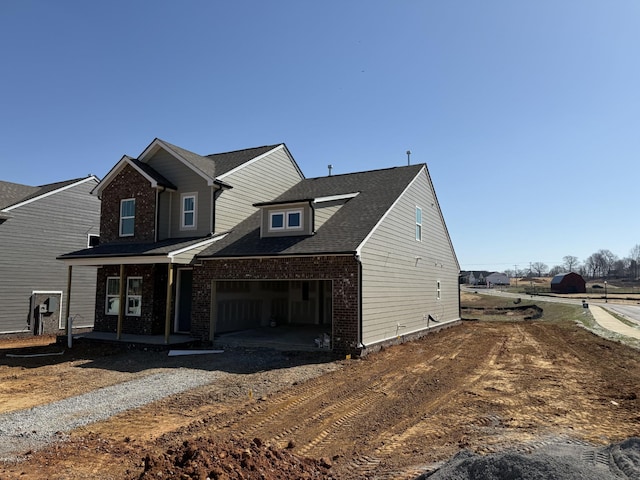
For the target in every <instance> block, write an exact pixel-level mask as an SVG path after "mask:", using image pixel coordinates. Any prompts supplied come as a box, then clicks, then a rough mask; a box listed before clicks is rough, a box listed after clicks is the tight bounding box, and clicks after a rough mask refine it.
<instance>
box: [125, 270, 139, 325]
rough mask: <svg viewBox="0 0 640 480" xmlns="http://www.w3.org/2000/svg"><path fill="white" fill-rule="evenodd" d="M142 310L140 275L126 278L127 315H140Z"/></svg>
mask: <svg viewBox="0 0 640 480" xmlns="http://www.w3.org/2000/svg"><path fill="white" fill-rule="evenodd" d="M141 310H142V277H128V278H127V313H126V314H127V315H132V316H135V317H139V316H140V312H141Z"/></svg>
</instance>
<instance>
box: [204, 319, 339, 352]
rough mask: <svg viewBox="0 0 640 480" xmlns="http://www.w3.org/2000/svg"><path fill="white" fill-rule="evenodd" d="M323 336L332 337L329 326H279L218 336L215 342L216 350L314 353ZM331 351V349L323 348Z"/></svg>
mask: <svg viewBox="0 0 640 480" xmlns="http://www.w3.org/2000/svg"><path fill="white" fill-rule="evenodd" d="M323 334H327V335H329V338H330V337H331V326H329V325H279V326H277V327H260V328H254V329H250V330H241V331H238V332H229V333H223V334H220V335H216V336H215V339H214V341H213V345H214V347H215V348H224V347H240V346H242V347H263V348H274V349H277V350H300V351H314V350H318V349H319V347H318V346H317V344H316V341H315V340H316V339H317V338H321V337H322V335H323ZM321 349H322V350H330V348H321Z"/></svg>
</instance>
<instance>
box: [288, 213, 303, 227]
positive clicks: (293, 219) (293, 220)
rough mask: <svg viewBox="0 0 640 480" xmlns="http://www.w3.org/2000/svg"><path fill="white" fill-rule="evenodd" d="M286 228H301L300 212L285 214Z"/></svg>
mask: <svg viewBox="0 0 640 480" xmlns="http://www.w3.org/2000/svg"><path fill="white" fill-rule="evenodd" d="M287 228H291V229H295V228H302V210H294V211H292V212H287Z"/></svg>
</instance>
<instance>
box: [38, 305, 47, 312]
mask: <svg viewBox="0 0 640 480" xmlns="http://www.w3.org/2000/svg"><path fill="white" fill-rule="evenodd" d="M38 312H39V313H47V304H46V303H41V304H40V305H38Z"/></svg>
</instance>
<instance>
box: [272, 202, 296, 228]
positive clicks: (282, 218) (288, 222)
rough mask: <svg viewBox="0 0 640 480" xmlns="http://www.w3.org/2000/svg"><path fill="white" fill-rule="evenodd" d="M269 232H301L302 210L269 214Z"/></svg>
mask: <svg viewBox="0 0 640 480" xmlns="http://www.w3.org/2000/svg"><path fill="white" fill-rule="evenodd" d="M269 230H272V231H273V230H275V231H277V230H302V209H301V208H298V209H295V210H287V211H278V212H269Z"/></svg>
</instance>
